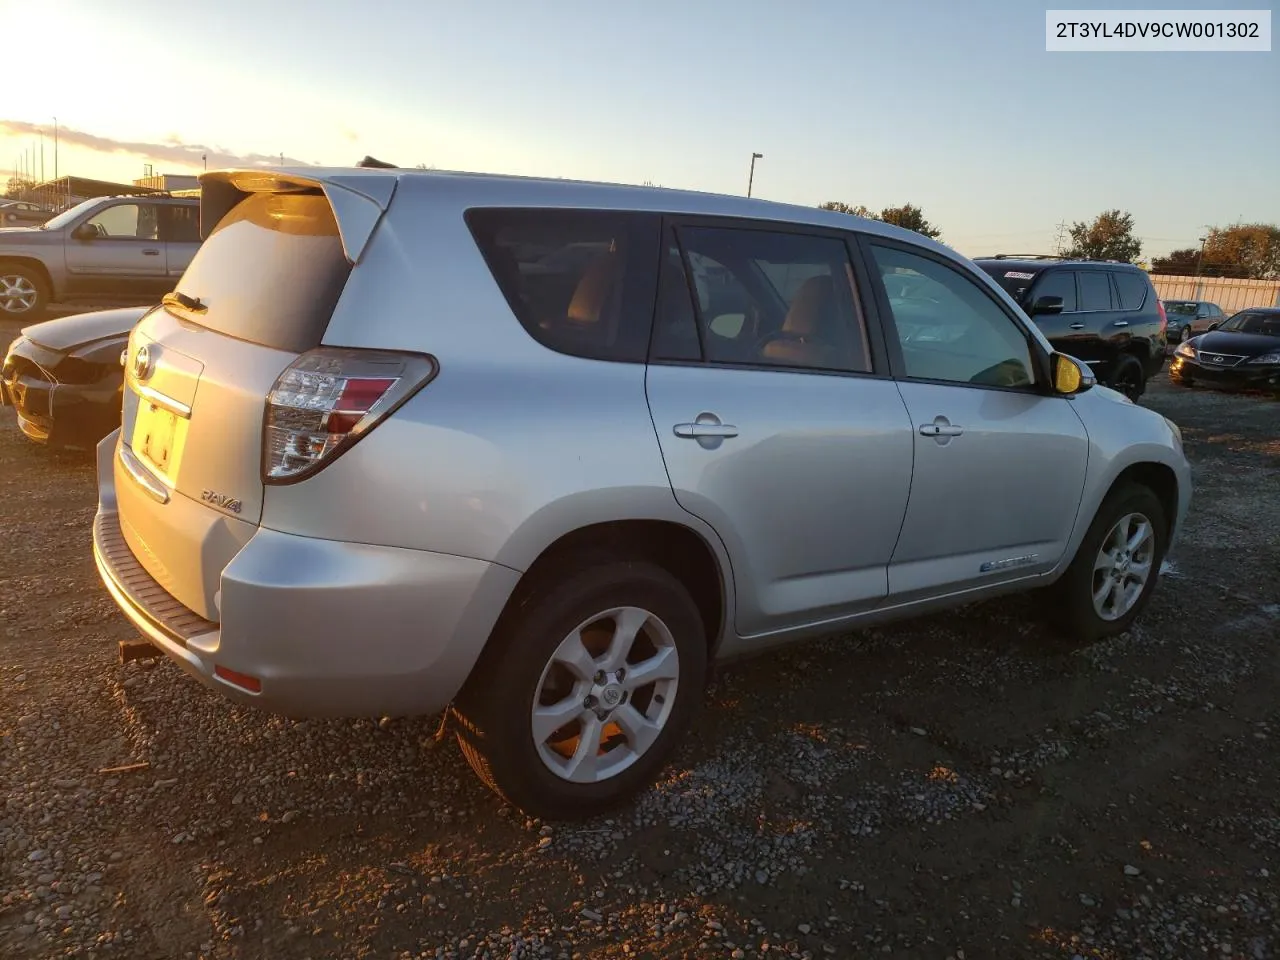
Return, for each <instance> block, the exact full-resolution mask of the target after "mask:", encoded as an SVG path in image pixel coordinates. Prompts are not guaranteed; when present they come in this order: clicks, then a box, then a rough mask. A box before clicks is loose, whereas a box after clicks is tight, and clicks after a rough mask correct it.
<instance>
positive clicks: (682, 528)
mask: <svg viewBox="0 0 1280 960" xmlns="http://www.w3.org/2000/svg"><path fill="white" fill-rule="evenodd" d="M712 536H714V534H712ZM718 546H719V549H717V547H718ZM722 551H723V547H722V546H721V545H719V544H713V542H712V540H711V538H710V537H708V536H707V535H705V534H704V533H702V532H700V531H698V530H695V529H694V528H693V527H692V526H691V525H689V524H684V523H680V522H677V521H675V520H672V519H668V518H633V519H626V520H604V521H597V522H594V523H587V524H584V525H582V526H579V527H575V528H573V529H571V530H568V531H566V532H564V533H562V534H560V535H559V536H557V537H556V538H555V539H554V540H552V541H551V542H549V543H547V544H546V545H545V546H544V547H543V548H542V549H541V550H539V551H538V552H537V555H536V556H535V557H533V559H532V561H531V562H530V563H529V564H528V566H527V568H526V569H525V571H524V573H523V574H522V575H521V577H520V580H519V582H518V583H517V584H516V587H515V589H514V590H513V591H512V593H511V596H510V597H509V598H508V600H507V603H506V605H505V606H504V607H503V610H502V613H501V614H500V615H499V617H498V621H497V624H496V626H495V628H494V635H497V634H498V633H499V632H501V630H502V627H503V626H504V625H505V624H506V623H508V622H509V621H510V619H511V618H512V617H514V616H515V615H516V614H517V613H518V612H519V611H520V609H521V608H522V607H523V606H524V605H525V604H526V603H527V602H528V601H529V599H530V598H531V597H532V596H534V595H535V594H536V593H537V592H538V590H539V588H540V587H542V586H543V585H545V584H546V583H547V582H548V581H549V580H551V579H553V578H555V577H557V576H564V575H565V573H566V572H567V571H568V570H570V569H573V567H575V566H577V565H582V564H587V563H591V562H593V558H594V559H596V560H598V559H599V558H600V557H603V556H607V557H609V558H612V559H630V560H644V561H648V562H650V563H654V564H656V565H657V566H660V567H662V568H663V569H664V570H666V571H667V572H668V573H670V574H671V575H672V576H674V577H675V578H676V579H677V580H679V581H680V582H681V583H682V584H684V585H685V586H686V587H687V588H688V590H689V594H690V596H691V597H692V599H693V602H694V604H695V605H696V606H697V607H698V612H699V613H700V614H701V616H702V621H703V627H704V634H705V637H706V642H707V651H708V654H709V656H714V655H715V652H716V650H717V649H719V646H720V644H721V642H722V641H723V639H724V637H725V636H726V635H727V633H728V631H729V629H730V624H731V622H732V616H731V611H732V602H733V589H732V585H733V578H732V574H731V572H730V570H729V569H728V561H727V557H725V556H724V554H723V552H722Z"/></svg>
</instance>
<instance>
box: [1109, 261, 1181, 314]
mask: <svg viewBox="0 0 1280 960" xmlns="http://www.w3.org/2000/svg"><path fill="white" fill-rule="evenodd" d="M1111 276H1112V277H1113V278H1114V279H1115V281H1116V290H1117V291H1119V293H1120V309H1121V310H1141V309H1142V308H1143V306H1144V305H1145V304H1146V302H1147V288H1148V287H1149V286H1150V283H1149V282H1148V281H1147V278H1146V277H1145V276H1143V275H1142V274H1140V273H1130V272H1129V271H1128V270H1117V271H1116V272H1115V273H1113V274H1111ZM1193 312H1194V311H1193Z"/></svg>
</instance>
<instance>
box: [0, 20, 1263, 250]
mask: <svg viewBox="0 0 1280 960" xmlns="http://www.w3.org/2000/svg"><path fill="white" fill-rule="evenodd" d="M1165 2H1166V3H1167V2H1168V0H1165ZM1056 6H1061V5H1060V4H1059V5H1056ZM1088 6H1091V7H1102V6H1106V4H1102V3H1097V2H1092V3H1090V4H1088ZM1120 6H1124V5H1120ZM1188 6H1195V7H1197V8H1207V7H1212V6H1214V4H1210V3H1205V2H1201V3H1197V4H1191V5H1188ZM1220 6H1222V7H1223V8H1225V9H1229V8H1232V7H1233V6H1239V4H1235V5H1233V4H1222V5H1220ZM1254 6H1260V5H1258V4H1255V5H1254ZM19 9H21V10H28V11H34V10H35V6H34V5H29V4H21V5H19V3H17V2H16V0H0V13H5V14H6V16H5V19H4V22H5V23H6V25H7V26H14V25H16V24H18V23H19V22H23V23H26V24H27V27H24V28H23V29H22V30H20V31H19V33H20V34H21V35H22V38H23V39H22V40H20V41H15V40H12V39H9V40H6V42H5V46H4V54H3V59H2V60H0V63H3V69H4V72H5V82H4V84H3V87H2V88H0V172H4V173H8V172H10V171H11V168H13V167H14V166H15V162H16V160H17V158H18V157H19V155H20V154H21V153H22V151H23V150H24V149H28V148H31V147H33V146H35V147H37V148H38V144H39V138H38V135H37V134H36V133H34V132H33V131H36V130H38V129H39V128H44V129H45V130H46V131H47V132H48V136H47V137H46V140H45V146H44V170H45V173H46V175H47V176H50V177H52V175H53V154H52V149H53V148H52V123H53V117H55V116H56V117H57V118H58V123H59V125H60V126H61V127H63V128H64V130H63V134H62V136H61V137H60V147H59V172H60V173H63V174H66V173H77V174H81V175H84V176H93V177H101V178H104V179H121V180H130V179H132V178H134V177H137V176H140V175H141V173H142V165H143V164H144V163H153V164H154V165H155V167H156V169H157V172H169V173H179V172H192V171H193V170H194V171H198V170H199V166H200V159H199V158H200V154H201V153H202V152H206V151H205V148H207V152H208V153H209V156H210V160H209V163H210V167H215V166H222V165H226V164H229V163H236V162H254V161H255V160H260V159H262V158H265V157H277V156H278V155H280V154H284V156H285V158H286V162H291V163H297V162H307V163H311V162H318V163H324V164H332V165H345V164H351V163H354V162H355V161H356V160H358V159H359V158H360V157H362V156H364V155H365V154H366V153H368V154H373V155H374V156H377V157H380V158H384V159H388V160H391V161H393V162H395V163H399V164H402V165H406V166H408V165H413V164H416V163H426V164H430V165H433V166H437V167H440V168H447V169H470V170H486V171H495V172H502V173H519V174H529V175H546V176H563V177H572V178H582V179H593V180H610V181H620V182H631V183H639V182H642V181H645V180H650V181H653V182H655V183H658V184H662V185H664V186H669V187H684V188H691V189H697V190H710V191H716V192H723V193H743V192H745V190H746V181H747V167H748V163H749V160H750V156H751V153H752V151H756V152H759V153H762V154H764V158H763V159H762V160H760V161H758V163H757V167H756V178H755V191H754V192H755V194H756V195H757V196H761V197H764V198H767V199H773V200H781V201H786V202H792V203H801V204H809V205H812V204H816V203H819V202H821V201H823V200H843V201H845V202H848V203H852V204H858V203H863V204H866V205H868V206H870V207H872V208H877V209H878V208H880V207H882V206H886V205H890V204H899V203H904V202H908V201H910V202H912V203H916V204H918V205H920V206H922V207H923V208H924V211H925V214H926V216H927V217H928V218H929V219H930V220H932V221H933V222H934V223H935V224H937V225H939V226H940V227H941V228H942V231H943V237H942V239H943V240H944V241H946V242H948V243H950V244H951V245H952V246H954V247H956V248H957V249H959V250H961V251H962V252H964V253H967V254H970V255H977V254H981V253H990V252H996V251H1000V250H1004V251H1043V250H1049V249H1051V248H1052V245H1053V237H1054V232H1055V226H1056V224H1057V223H1058V222H1059V221H1061V220H1066V221H1071V220H1083V219H1087V218H1092V217H1093V216H1094V215H1095V214H1096V213H1098V212H1099V211H1101V210H1103V209H1105V208H1109V207H1121V208H1123V209H1127V210H1129V211H1131V212H1132V213H1133V214H1134V217H1135V219H1136V222H1137V226H1138V233H1139V234H1140V235H1141V236H1142V237H1144V238H1145V244H1144V252H1145V253H1148V254H1149V253H1161V252H1165V251H1167V250H1169V249H1171V248H1173V247H1177V246H1182V247H1186V246H1194V245H1196V243H1197V237H1199V236H1200V235H1201V232H1202V230H1203V225H1204V224H1225V223H1233V222H1235V221H1236V220H1237V219H1238V218H1243V219H1244V220H1246V221H1257V220H1262V221H1269V222H1280V177H1278V176H1277V175H1276V170H1277V158H1280V98H1278V97H1277V92H1278V91H1280V53H1277V52H1275V51H1274V50H1273V52H1271V53H1249V54H1243V53H1241V54H1133V53H1121V54H1116V53H1111V54H1107V53H1099V54H1075V53H1054V54H1050V53H1046V52H1045V50H1044V9H1045V5H1041V4H1031V3H1026V2H1025V0H991V2H983V3H980V4H979V3H963V4H962V3H955V2H948V0H938V2H911V0H902V2H895V3H869V2H858V0H839V2H836V0H825V2H817V0H790V2H787V3H785V4H784V3H778V2H753V0H738V2H733V3H730V2H725V0H684V2H674V0H645V2H644V3H639V2H631V3H628V2H622V3H615V4H602V3H599V2H598V0H597V2H592V3H587V2H580V0H561V2H558V3H555V4H550V5H548V4H540V3H529V2H527V0H526V2H515V0H472V2H467V3H449V4H444V3H437V2H430V0H418V2H410V0H364V2H362V3H359V4H356V3H351V2H344V3H331V2H326V0H313V2H311V3H309V4H306V5H302V4H284V3H279V4H276V3H269V2H263V0H256V2H249V0H218V2H216V3H199V4H197V3H191V2H186V0H166V2H163V3H161V2H159V0H133V2H123V0H41V4H40V12H39V16H38V24H37V18H35V17H17V16H15V13H16V11H18V10H19ZM37 27H38V29H37ZM28 78H29V79H28ZM36 163H37V166H38V164H39V160H38V153H37V160H36Z"/></svg>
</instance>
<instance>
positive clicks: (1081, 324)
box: [1071, 323, 1084, 330]
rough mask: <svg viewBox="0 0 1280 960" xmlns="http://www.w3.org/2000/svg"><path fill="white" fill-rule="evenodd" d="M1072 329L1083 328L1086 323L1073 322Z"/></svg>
mask: <svg viewBox="0 0 1280 960" xmlns="http://www.w3.org/2000/svg"><path fill="white" fill-rule="evenodd" d="M1071 329H1072V330H1083V329H1084V324H1083V323H1073V324H1072V325H1071Z"/></svg>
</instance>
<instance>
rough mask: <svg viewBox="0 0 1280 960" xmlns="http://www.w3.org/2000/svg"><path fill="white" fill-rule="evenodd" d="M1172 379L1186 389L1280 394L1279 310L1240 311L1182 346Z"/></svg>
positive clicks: (1274, 308) (1259, 308)
mask: <svg viewBox="0 0 1280 960" xmlns="http://www.w3.org/2000/svg"><path fill="white" fill-rule="evenodd" d="M1169 379H1170V380H1172V381H1173V382H1174V383H1180V384H1182V385H1183V386H1187V387H1189V386H1191V385H1192V384H1194V383H1203V384H1205V385H1208V386H1221V387H1247V388H1254V389H1263V390H1275V391H1280V307H1250V308H1249V309H1247V310H1241V311H1240V312H1239V313H1237V314H1236V315H1235V316H1233V317H1231V318H1230V319H1229V320H1227V321H1226V322H1225V323H1223V324H1221V325H1215V327H1214V328H1213V329H1211V330H1210V331H1209V332H1208V333H1206V334H1204V335H1203V336H1199V337H1194V338H1192V339H1191V340H1187V341H1186V342H1185V343H1182V344H1179V345H1178V349H1177V350H1175V351H1174V354H1173V363H1172V364H1171V365H1170V367H1169Z"/></svg>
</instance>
